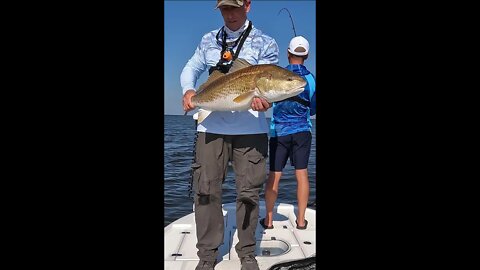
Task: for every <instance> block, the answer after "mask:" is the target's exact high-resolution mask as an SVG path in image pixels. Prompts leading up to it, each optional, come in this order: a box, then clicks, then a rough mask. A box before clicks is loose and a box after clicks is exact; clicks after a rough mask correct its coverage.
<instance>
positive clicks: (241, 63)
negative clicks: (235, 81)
mask: <svg viewBox="0 0 480 270" xmlns="http://www.w3.org/2000/svg"><path fill="white" fill-rule="evenodd" d="M249 66H251V64H250V63H248V62H247V60H245V59H243V58H237V59H236V60H235V61H233V63H232V67H231V68H230V70H229V71H228V73H232V72H235V71H237V70H240V69H242V68H246V67H249Z"/></svg>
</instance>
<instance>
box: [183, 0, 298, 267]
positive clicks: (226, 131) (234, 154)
mask: <svg viewBox="0 0 480 270" xmlns="http://www.w3.org/2000/svg"><path fill="white" fill-rule="evenodd" d="M216 7H217V8H218V9H220V12H221V14H222V17H223V19H224V23H225V25H224V26H223V27H221V28H220V29H216V30H213V31H211V32H209V33H207V34H205V35H204V36H203V37H202V40H201V42H200V44H199V45H198V47H197V48H196V50H195V53H194V55H193V56H192V57H191V58H190V59H189V61H188V62H187V64H186V65H185V67H184V69H183V71H182V73H181V75H180V81H181V86H182V89H183V94H184V96H183V108H184V111H186V112H188V111H190V110H193V109H194V108H196V107H199V108H200V109H199V119H198V126H197V132H198V138H197V142H196V149H195V162H194V164H193V165H192V169H193V190H194V201H195V202H194V203H195V222H196V230H197V231H196V232H197V249H198V252H197V255H198V257H199V259H200V261H199V263H198V265H197V267H196V268H195V269H196V270H200V269H214V267H215V264H216V258H217V256H218V248H219V247H220V246H221V245H222V243H223V241H224V240H226V241H228V239H223V235H224V223H223V222H224V220H223V213H222V183H223V181H224V180H225V176H226V173H227V166H228V162H229V161H230V162H231V163H232V167H233V170H234V172H235V184H236V189H237V212H236V222H237V231H238V239H239V242H238V244H237V245H236V246H235V249H236V251H237V254H238V257H239V258H240V261H241V264H242V268H241V269H242V270H258V269H259V267H258V263H257V261H256V259H255V245H256V240H255V230H256V227H257V224H258V215H259V192H260V190H261V188H262V187H263V184H264V182H265V180H266V156H267V151H268V136H267V133H268V130H269V127H268V124H267V121H266V118H265V113H264V112H265V111H266V110H267V109H268V108H270V107H271V103H272V102H275V101H279V100H282V99H285V98H288V97H290V96H294V95H297V94H298V93H300V92H301V91H303V87H304V86H305V85H306V82H305V81H304V80H303V79H302V78H301V77H300V76H298V75H296V74H294V73H293V72H290V71H288V70H286V69H282V68H280V67H278V66H276V64H278V51H279V50H278V45H277V43H276V42H275V40H274V39H273V38H271V37H270V36H268V35H266V34H264V33H262V31H260V30H258V29H257V28H255V27H254V26H253V24H252V22H251V21H250V20H248V19H247V13H248V12H249V11H250V8H251V0H217V5H216ZM207 68H208V69H209V73H210V76H209V79H208V80H207V82H205V83H204V84H203V85H201V86H200V87H199V88H198V89H197V90H195V84H196V82H197V79H198V78H199V77H200V75H201V74H202V73H203V72H204V71H205V70H207Z"/></svg>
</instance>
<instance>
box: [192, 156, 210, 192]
mask: <svg viewBox="0 0 480 270" xmlns="http://www.w3.org/2000/svg"><path fill="white" fill-rule="evenodd" d="M192 170H193V172H192V174H193V191H194V193H195V194H208V193H209V192H210V190H209V185H208V183H205V182H207V181H205V180H202V165H201V164H199V163H193V164H192ZM203 178H204V177H203Z"/></svg>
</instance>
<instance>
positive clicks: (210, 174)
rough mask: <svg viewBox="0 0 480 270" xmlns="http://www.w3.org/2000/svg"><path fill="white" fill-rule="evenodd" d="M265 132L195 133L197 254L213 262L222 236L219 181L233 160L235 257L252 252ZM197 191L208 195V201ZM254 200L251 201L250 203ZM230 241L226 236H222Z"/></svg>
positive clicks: (263, 177)
mask: <svg viewBox="0 0 480 270" xmlns="http://www.w3.org/2000/svg"><path fill="white" fill-rule="evenodd" d="M267 150H268V137H267V134H266V133H265V134H252V135H219V134H212V133H204V132H199V133H198V139H197V143H196V149H195V163H194V164H193V165H192V168H193V190H194V193H195V195H194V199H195V222H196V227H197V238H198V239H197V240H198V243H197V249H198V252H197V255H198V257H199V258H200V259H201V260H205V261H214V260H215V259H216V257H217V255H218V248H219V247H220V245H222V243H223V241H224V239H223V234H224V224H223V213H222V183H223V182H224V181H225V176H226V174H227V166H228V161H231V162H232V167H233V170H234V172H235V185H236V190H237V200H236V203H237V212H236V222H237V230H238V238H239V242H238V244H237V245H236V246H235V249H236V251H237V254H238V256H239V257H240V258H241V257H245V256H247V255H254V253H255V245H256V241H255V229H256V227H257V223H258V215H259V207H258V203H259V193H260V189H261V188H262V187H263V184H264V183H265V180H266V170H267V168H266V157H267ZM199 194H207V195H209V196H208V198H209V200H208V203H205V202H203V200H202V201H199V198H200V197H202V196H199ZM249 202H253V203H249ZM225 240H226V241H229V239H225Z"/></svg>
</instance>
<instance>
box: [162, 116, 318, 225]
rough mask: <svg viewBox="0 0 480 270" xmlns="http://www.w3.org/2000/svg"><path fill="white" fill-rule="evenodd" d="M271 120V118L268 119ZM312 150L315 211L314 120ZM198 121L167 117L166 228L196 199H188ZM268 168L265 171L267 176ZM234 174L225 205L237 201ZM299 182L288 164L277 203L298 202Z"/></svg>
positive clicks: (228, 183)
mask: <svg viewBox="0 0 480 270" xmlns="http://www.w3.org/2000/svg"><path fill="white" fill-rule="evenodd" d="M267 120H268V121H270V119H268V118H267ZM311 121H312V125H313V128H312V148H311V152H310V159H309V163H308V176H309V182H310V198H309V206H308V207H309V208H312V209H315V207H316V204H315V200H316V197H315V196H316V184H315V182H316V165H315V162H316V154H317V153H316V133H315V125H316V120H315V119H312V120H311ZM195 129H196V127H195V120H193V118H192V116H191V115H186V116H183V115H165V116H164V160H163V161H164V191H163V194H164V202H165V211H164V214H165V217H164V226H167V225H168V224H170V223H172V222H173V221H175V220H177V219H179V218H181V217H183V216H185V215H187V214H190V213H192V209H193V208H192V206H193V200H192V198H191V197H189V185H190V179H191V167H190V166H191V164H192V162H193V143H194V140H195V132H196V131H195ZM268 163H269V162H268V158H267V167H266V168H265V170H266V171H267V173H268V168H269V165H268ZM234 176H235V174H234V173H233V170H232V169H231V167H229V172H228V174H227V177H226V179H225V183H224V184H223V195H222V196H223V197H222V199H223V202H224V203H227V202H234V201H235V198H236V196H237V194H236V190H235V179H234ZM296 189H297V181H296V180H295V169H294V168H293V167H292V166H291V165H290V161H288V162H287V165H286V167H285V169H284V170H283V174H282V179H281V180H280V186H279V192H278V198H277V202H283V203H290V204H296V203H297V191H296ZM264 199H265V196H264V193H263V192H261V193H260V200H264Z"/></svg>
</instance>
